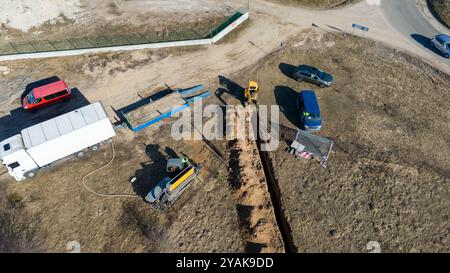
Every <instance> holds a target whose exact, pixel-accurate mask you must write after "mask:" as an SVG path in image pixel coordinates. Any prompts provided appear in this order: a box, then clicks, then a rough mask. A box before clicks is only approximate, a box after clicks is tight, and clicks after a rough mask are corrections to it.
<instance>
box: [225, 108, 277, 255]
mask: <svg viewBox="0 0 450 273" xmlns="http://www.w3.org/2000/svg"><path fill="white" fill-rule="evenodd" d="M241 110H243V111H244V109H243V108H242V109H241ZM242 113H244V114H242ZM242 113H241V114H240V115H245V116H246V119H247V122H248V119H249V118H250V116H252V115H253V114H245V112H242ZM234 128H235V127H234ZM228 148H229V157H228V166H229V168H228V169H229V175H228V180H229V183H230V185H231V187H232V188H233V190H234V198H235V200H236V208H237V211H238V214H239V219H240V223H241V233H242V237H243V239H244V241H245V251H246V252H250V253H264V252H266V253H281V252H284V246H283V241H282V237H281V233H280V230H279V228H278V225H277V221H276V219H275V214H274V209H273V205H272V201H271V196H270V193H269V190H268V185H267V179H266V177H265V175H264V171H263V166H262V162H261V159H260V157H259V153H258V147H257V145H256V141H255V140H251V139H249V138H246V139H236V140H232V141H230V142H229V145H228Z"/></svg>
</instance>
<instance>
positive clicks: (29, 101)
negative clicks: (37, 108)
mask: <svg viewBox="0 0 450 273" xmlns="http://www.w3.org/2000/svg"><path fill="white" fill-rule="evenodd" d="M27 98H28V103H32V102H34V95H33V92H30V93H28V95H27Z"/></svg>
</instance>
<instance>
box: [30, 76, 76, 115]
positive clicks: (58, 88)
mask: <svg viewBox="0 0 450 273" xmlns="http://www.w3.org/2000/svg"><path fill="white" fill-rule="evenodd" d="M70 97H71V90H70V88H69V86H68V85H67V83H65V82H64V81H63V80H59V81H56V82H52V83H49V84H46V85H43V86H39V87H36V88H33V89H32V90H31V91H30V92H29V93H28V95H27V96H26V97H25V98H24V99H23V101H22V107H23V109H25V110H26V111H36V110H38V109H41V108H43V107H46V106H48V105H51V104H54V103H57V102H59V101H65V100H68V99H70Z"/></svg>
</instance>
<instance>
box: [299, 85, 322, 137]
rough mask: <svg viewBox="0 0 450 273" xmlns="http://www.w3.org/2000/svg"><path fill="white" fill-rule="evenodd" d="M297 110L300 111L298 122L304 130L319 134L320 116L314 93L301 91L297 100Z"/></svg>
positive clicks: (320, 126)
mask: <svg viewBox="0 0 450 273" xmlns="http://www.w3.org/2000/svg"><path fill="white" fill-rule="evenodd" d="M297 108H298V110H299V111H300V122H301V124H302V125H303V128H304V130H305V131H310V132H319V131H320V129H321V128H322V116H321V115H320V108H319V103H318V102H317V97H316V93H314V91H312V90H304V91H301V92H300V94H299V96H298V100H297Z"/></svg>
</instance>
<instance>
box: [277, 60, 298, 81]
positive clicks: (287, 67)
mask: <svg viewBox="0 0 450 273" xmlns="http://www.w3.org/2000/svg"><path fill="white" fill-rule="evenodd" d="M278 68H279V69H280V71H281V73H283V74H284V75H285V76H286V77H288V78H291V79H293V80H295V78H294V71H295V69H296V68H297V67H296V66H293V65H291V64H287V63H280V64H279V65H278Z"/></svg>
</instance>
